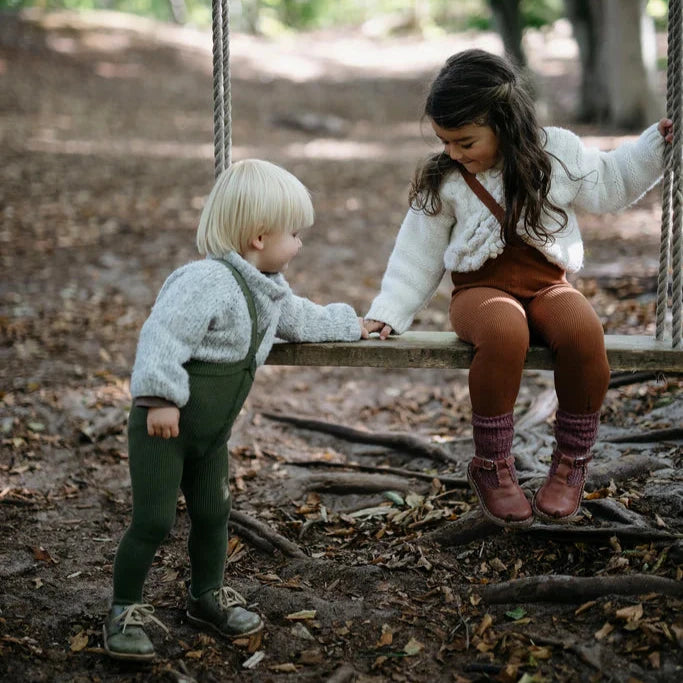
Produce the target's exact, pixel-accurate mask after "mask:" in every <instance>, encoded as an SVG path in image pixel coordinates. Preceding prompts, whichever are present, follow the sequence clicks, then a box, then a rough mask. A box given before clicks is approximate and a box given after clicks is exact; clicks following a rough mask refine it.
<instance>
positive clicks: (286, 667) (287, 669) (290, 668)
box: [268, 662, 297, 673]
mask: <svg viewBox="0 0 683 683" xmlns="http://www.w3.org/2000/svg"><path fill="white" fill-rule="evenodd" d="M268 668H269V669H270V670H271V671H279V672H280V673H296V671H297V669H296V664H293V663H292V662H287V663H286V664H273V666H269V667H268Z"/></svg>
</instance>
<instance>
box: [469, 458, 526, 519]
mask: <svg viewBox="0 0 683 683" xmlns="http://www.w3.org/2000/svg"><path fill="white" fill-rule="evenodd" d="M467 479H468V480H469V482H470V485H471V486H472V488H473V489H474V492H475V493H476V494H477V497H478V498H479V503H480V504H481V509H482V511H483V513H484V515H485V516H486V517H488V519H490V520H491V521H492V522H493V523H494V524H497V525H498V526H504V527H525V526H529V525H530V524H531V523H532V522H533V521H534V516H533V512H532V510H531V505H529V501H528V500H527V498H526V496H525V495H524V491H522V489H521V487H520V486H519V484H518V483H517V473H516V471H515V459H514V457H513V456H512V455H508V456H507V457H506V458H498V459H496V460H488V459H485V458H480V457H478V456H476V455H475V456H474V458H472V462H471V463H470V464H469V466H468V467H467Z"/></svg>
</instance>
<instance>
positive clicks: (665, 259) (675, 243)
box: [656, 0, 683, 348]
mask: <svg viewBox="0 0 683 683" xmlns="http://www.w3.org/2000/svg"><path fill="white" fill-rule="evenodd" d="M682 35H683V11H682V9H681V2H680V0H670V2H669V30H668V46H667V70H666V83H667V87H666V109H667V112H668V115H669V118H670V119H671V120H672V121H673V125H674V139H673V144H671V145H666V146H665V149H664V178H663V181H662V225H661V236H660V243H659V274H658V279H657V314H656V337H657V339H658V340H661V339H663V337H664V331H665V328H666V313H667V310H668V299H669V285H671V288H672V298H671V318H672V319H671V345H672V347H673V348H681V347H682V340H681V336H682V334H681V299H682V296H681V293H682V291H683V289H682V286H681V285H682V282H681V274H682V272H683V234H682V233H683V230H682V225H681V224H682V220H681V219H682V218H683V188H682V187H681V151H682V150H681V147H682V143H683V135H681V133H682V132H683V131H681V126H683V117H682V116H681V109H682V107H681V104H682V97H683V89H682V88H681V77H682V72H683V40H682Z"/></svg>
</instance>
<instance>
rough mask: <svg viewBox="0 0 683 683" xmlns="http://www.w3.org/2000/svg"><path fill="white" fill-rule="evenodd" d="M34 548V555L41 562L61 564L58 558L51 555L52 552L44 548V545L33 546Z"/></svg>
mask: <svg viewBox="0 0 683 683" xmlns="http://www.w3.org/2000/svg"><path fill="white" fill-rule="evenodd" d="M32 550H33V557H34V559H36V560H38V561H39V562H45V563H47V564H59V562H58V561H57V560H55V559H54V557H52V555H50V553H49V552H48V551H47V550H45V548H43V546H35V547H34V548H32Z"/></svg>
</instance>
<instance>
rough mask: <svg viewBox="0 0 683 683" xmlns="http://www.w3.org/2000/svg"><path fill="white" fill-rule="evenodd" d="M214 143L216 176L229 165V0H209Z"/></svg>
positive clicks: (230, 122)
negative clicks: (210, 12)
mask: <svg viewBox="0 0 683 683" xmlns="http://www.w3.org/2000/svg"><path fill="white" fill-rule="evenodd" d="M211 8H212V16H213V22H212V32H213V146H214V172H215V176H216V178H217V177H218V176H219V175H220V174H221V173H222V172H223V171H224V170H225V169H226V168H228V166H230V162H231V154H232V105H231V97H230V94H231V93H230V3H229V0H212V3H211Z"/></svg>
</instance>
